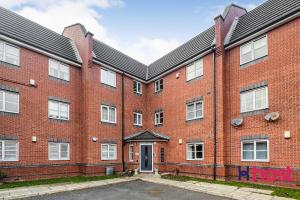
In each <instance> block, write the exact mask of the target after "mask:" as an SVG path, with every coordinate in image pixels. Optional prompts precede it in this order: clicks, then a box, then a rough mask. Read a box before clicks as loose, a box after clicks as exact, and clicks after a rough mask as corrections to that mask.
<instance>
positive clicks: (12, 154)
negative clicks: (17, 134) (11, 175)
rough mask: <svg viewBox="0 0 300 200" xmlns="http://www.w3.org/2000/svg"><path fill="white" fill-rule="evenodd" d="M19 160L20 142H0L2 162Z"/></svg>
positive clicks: (0, 159) (0, 158)
mask: <svg viewBox="0 0 300 200" xmlns="http://www.w3.org/2000/svg"><path fill="white" fill-rule="evenodd" d="M18 160H19V141H18V140H0V161H18Z"/></svg>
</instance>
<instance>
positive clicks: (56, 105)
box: [48, 100, 69, 120]
mask: <svg viewBox="0 0 300 200" xmlns="http://www.w3.org/2000/svg"><path fill="white" fill-rule="evenodd" d="M48 117H49V118H53V119H61V120H69V104H68V103H64V102H60V101H54V100H49V101H48Z"/></svg>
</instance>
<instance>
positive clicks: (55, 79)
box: [48, 74, 70, 84]
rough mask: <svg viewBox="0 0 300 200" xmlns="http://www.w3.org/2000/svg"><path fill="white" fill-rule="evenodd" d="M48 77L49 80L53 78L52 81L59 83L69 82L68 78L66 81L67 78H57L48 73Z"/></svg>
mask: <svg viewBox="0 0 300 200" xmlns="http://www.w3.org/2000/svg"><path fill="white" fill-rule="evenodd" d="M48 77H49V79H50V80H53V81H59V82H61V83H65V84H68V83H70V80H68V81H67V80H64V79H61V78H57V77H55V76H51V75H49V74H48Z"/></svg>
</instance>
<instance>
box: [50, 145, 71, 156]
mask: <svg viewBox="0 0 300 200" xmlns="http://www.w3.org/2000/svg"><path fill="white" fill-rule="evenodd" d="M50 144H55V145H58V158H57V159H55V158H50V157H51V156H50ZM61 145H68V156H67V158H62V157H61ZM48 160H70V143H67V142H48Z"/></svg>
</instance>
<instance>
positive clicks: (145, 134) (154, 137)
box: [124, 130, 170, 142]
mask: <svg viewBox="0 0 300 200" xmlns="http://www.w3.org/2000/svg"><path fill="white" fill-rule="evenodd" d="M124 140H125V142H134V141H135V142H156V141H161V142H168V141H169V140H170V137H169V136H167V135H165V134H162V133H157V132H154V131H151V130H145V131H140V132H137V133H134V134H132V135H129V136H126V137H125V138H124Z"/></svg>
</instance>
